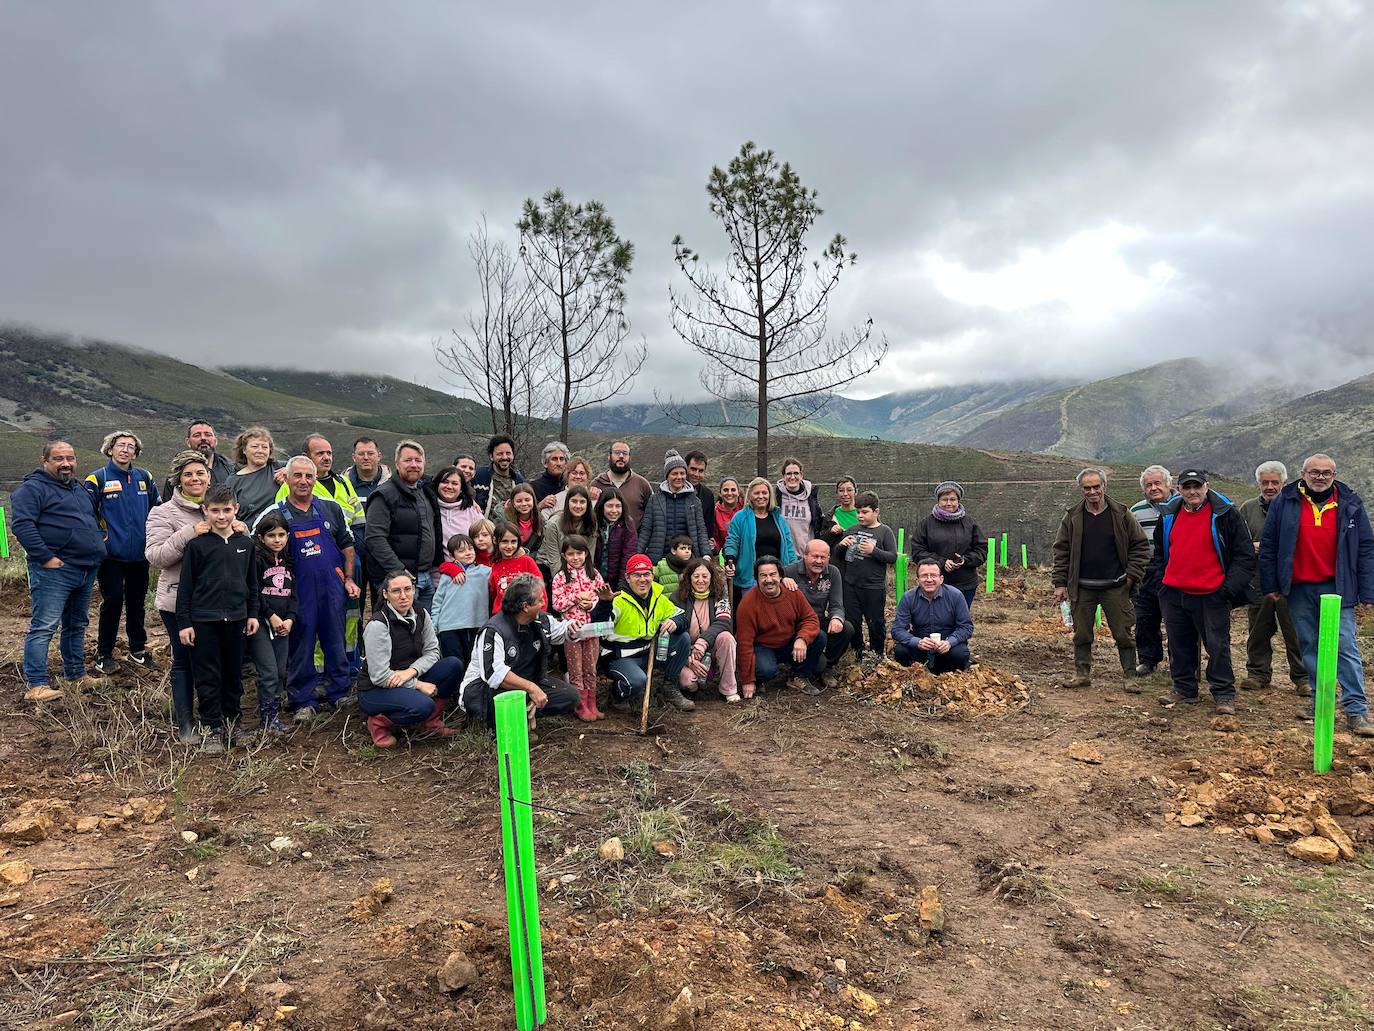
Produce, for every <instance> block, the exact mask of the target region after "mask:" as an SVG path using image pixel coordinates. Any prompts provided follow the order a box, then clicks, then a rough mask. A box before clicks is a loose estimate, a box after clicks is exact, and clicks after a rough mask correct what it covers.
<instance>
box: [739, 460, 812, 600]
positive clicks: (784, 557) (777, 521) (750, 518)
mask: <svg viewBox="0 0 1374 1031" xmlns="http://www.w3.org/2000/svg"><path fill="white" fill-rule="evenodd" d="M744 501H745V507H744V508H742V509H740V510H739V511H738V512H736V513H735V514H734V517H733V518H731V520H730V528H729V530H728V531H727V532H726V535H725V575H726V576H727V577H729V578H731V580H732V581H733V583H734V587H735V598H734V599H732V600H733V601H734V602H735V603H736V605H737V604H738V601H739V595H741V594H743V593H744V592H745V591H747V590H748V589H749V588H751V587H753V586H754V561H755V560H756V559H760V558H762V557H763V556H764V555H772V556H773V557H774V558H776V559H778V560H779V561H780V562H781V563H782V564H783V565H784V566H786V565H791V564H792V563H793V562H795V561H797V549H796V547H795V546H794V545H793V543H792V530H791V528H790V527H788V525H787V522H786V521H785V520H784V519H783V517H782V512H780V511H779V510H778V504H777V499H776V497H775V496H774V494H773V485H772V484H771V483H770V482H768V480H766V479H764V478H763V477H762V476H755V477H754V478H753V479H752V480H750V481H749V487H748V489H746V490H745V492H744ZM732 607H733V606H732Z"/></svg>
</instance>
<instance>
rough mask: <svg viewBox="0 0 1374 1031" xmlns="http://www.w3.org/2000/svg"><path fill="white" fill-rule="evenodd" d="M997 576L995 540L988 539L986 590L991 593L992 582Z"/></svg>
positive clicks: (994, 538) (992, 538) (993, 538)
mask: <svg viewBox="0 0 1374 1031" xmlns="http://www.w3.org/2000/svg"><path fill="white" fill-rule="evenodd" d="M996 576H997V538H996V537H989V538H988V589H987V593H988V594H991V593H992V582H993V580H994V579H995V578H996Z"/></svg>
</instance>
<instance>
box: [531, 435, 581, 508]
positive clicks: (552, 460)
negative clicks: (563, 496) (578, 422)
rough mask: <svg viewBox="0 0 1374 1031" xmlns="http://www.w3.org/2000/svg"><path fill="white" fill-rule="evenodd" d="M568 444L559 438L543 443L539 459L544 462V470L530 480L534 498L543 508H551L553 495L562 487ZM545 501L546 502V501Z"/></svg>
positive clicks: (566, 465)
mask: <svg viewBox="0 0 1374 1031" xmlns="http://www.w3.org/2000/svg"><path fill="white" fill-rule="evenodd" d="M570 454H571V452H570V451H569V450H568V445H567V444H564V443H563V442H562V441H561V440H551V441H549V443H547V444H545V445H544V450H543V453H542V454H540V456H539V460H540V461H541V462H543V463H544V471H543V472H542V473H540V474H539V475H538V476H536V477H535V478H534V479H532V480H530V486H531V487H533V488H534V499H535V500H536V501H538V502H539V507H540V508H543V509H550V508H553V505H554V502H553V497H554V495H555V494H557V493H558V492H559V491H560V490H562V489H563V473H564V472H566V471H567V468H568V456H569V455H570ZM546 502H547V503H546Z"/></svg>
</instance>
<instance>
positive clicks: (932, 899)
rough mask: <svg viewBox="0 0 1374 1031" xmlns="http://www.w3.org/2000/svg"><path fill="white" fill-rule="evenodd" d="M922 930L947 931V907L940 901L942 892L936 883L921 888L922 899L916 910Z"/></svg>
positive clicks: (941, 932) (935, 933) (939, 932)
mask: <svg viewBox="0 0 1374 1031" xmlns="http://www.w3.org/2000/svg"><path fill="white" fill-rule="evenodd" d="M916 916H917V919H918V920H919V921H920V923H921V930H923V931H928V932H929V933H930V934H933V935H938V934H943V933H944V931H945V907H944V905H943V904H942V903H941V902H940V893H939V892H938V891H936V890H935V885H933V884H927V885H926V886H925V887H924V888H922V889H921V901H920V904H919V906H918V908H917V911H916Z"/></svg>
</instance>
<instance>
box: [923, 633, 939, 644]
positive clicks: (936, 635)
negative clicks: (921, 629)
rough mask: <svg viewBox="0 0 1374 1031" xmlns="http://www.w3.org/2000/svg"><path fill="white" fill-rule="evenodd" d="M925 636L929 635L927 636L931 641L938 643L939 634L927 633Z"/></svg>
mask: <svg viewBox="0 0 1374 1031" xmlns="http://www.w3.org/2000/svg"><path fill="white" fill-rule="evenodd" d="M926 636H927V637H929V638H930V639H931V640H932V641H934V642H935V643H936V644H939V643H940V635H939V634H927V635H926Z"/></svg>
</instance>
